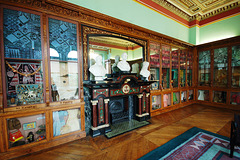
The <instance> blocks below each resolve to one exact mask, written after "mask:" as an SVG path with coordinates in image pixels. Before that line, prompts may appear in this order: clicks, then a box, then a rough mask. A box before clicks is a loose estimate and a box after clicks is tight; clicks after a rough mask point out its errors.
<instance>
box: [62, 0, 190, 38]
mask: <svg viewBox="0 0 240 160" xmlns="http://www.w3.org/2000/svg"><path fill="white" fill-rule="evenodd" d="M65 1H67V2H70V3H73V4H76V5H79V6H82V7H85V8H88V9H91V10H94V11H97V12H100V13H103V14H105V15H108V16H111V17H115V18H117V19H120V20H123V21H126V22H129V23H132V24H135V25H138V26H141V27H143V28H147V29H150V30H153V31H156V32H159V33H162V34H164V35H168V36H170V37H173V38H177V39H179V40H182V41H185V42H188V41H189V35H188V34H189V32H188V30H189V29H188V28H187V27H185V26H183V25H181V24H179V23H178V22H176V21H174V20H171V19H169V18H167V17H165V16H163V15H161V14H159V13H157V12H156V11H153V10H151V9H149V8H147V7H145V6H143V5H141V4H139V3H137V2H135V1H133V0H65Z"/></svg>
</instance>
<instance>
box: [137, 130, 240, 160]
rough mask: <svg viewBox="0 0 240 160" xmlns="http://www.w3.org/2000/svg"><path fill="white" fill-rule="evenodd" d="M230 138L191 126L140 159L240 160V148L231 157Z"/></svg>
mask: <svg viewBox="0 0 240 160" xmlns="http://www.w3.org/2000/svg"><path fill="white" fill-rule="evenodd" d="M229 144H230V143H229V138H228V137H224V136H221V135H218V134H215V133H212V132H209V131H205V130H202V129H199V128H196V127H194V128H191V129H190V130H188V131H186V132H184V133H183V134H181V135H179V136H178V137H176V138H174V139H172V140H170V141H169V142H167V143H165V144H164V145H162V146H160V147H158V148H156V149H155V150H153V151H151V152H149V153H148V154H146V155H144V156H143V157H141V158H140V159H139V160H155V159H164V160H165V159H166V160H190V159H191V160H194V159H199V160H228V159H231V160H233V159H234V160H236V159H239V160H240V148H238V147H235V151H234V154H233V158H230V157H229V153H230V149H229V148H230V145H229Z"/></svg>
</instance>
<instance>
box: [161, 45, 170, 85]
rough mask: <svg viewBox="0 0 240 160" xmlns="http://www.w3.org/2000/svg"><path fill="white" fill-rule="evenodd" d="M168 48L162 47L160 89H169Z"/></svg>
mask: <svg viewBox="0 0 240 160" xmlns="http://www.w3.org/2000/svg"><path fill="white" fill-rule="evenodd" d="M170 54H171V53H170V46H167V45H162V87H163V89H168V88H170Z"/></svg>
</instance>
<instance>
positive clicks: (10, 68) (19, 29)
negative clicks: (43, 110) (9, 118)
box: [3, 8, 44, 107]
mask: <svg viewBox="0 0 240 160" xmlns="http://www.w3.org/2000/svg"><path fill="white" fill-rule="evenodd" d="M3 26H4V27H3V35H4V56H5V69H6V94H7V96H6V97H7V106H8V107H9V106H21V105H27V104H37V103H43V99H44V97H43V72H42V70H43V69H42V49H41V48H42V44H41V17H40V15H36V14H31V13H26V12H22V11H16V10H11V9H6V8H4V10H3Z"/></svg>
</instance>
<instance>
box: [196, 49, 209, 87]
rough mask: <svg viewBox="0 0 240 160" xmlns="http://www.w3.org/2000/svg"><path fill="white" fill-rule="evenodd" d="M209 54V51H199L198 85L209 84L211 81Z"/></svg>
mask: <svg viewBox="0 0 240 160" xmlns="http://www.w3.org/2000/svg"><path fill="white" fill-rule="evenodd" d="M210 69H211V54H210V51H202V52H200V53H199V60H198V84H199V86H210V81H211V71H210Z"/></svg>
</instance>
